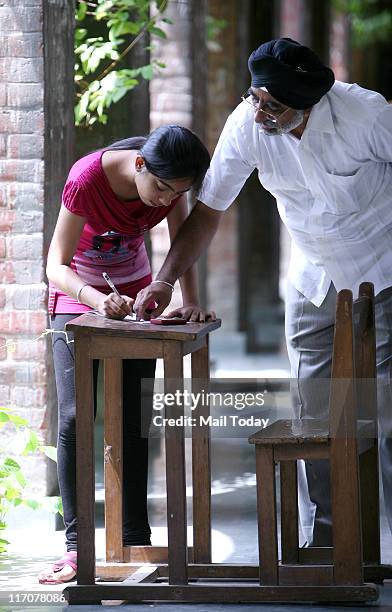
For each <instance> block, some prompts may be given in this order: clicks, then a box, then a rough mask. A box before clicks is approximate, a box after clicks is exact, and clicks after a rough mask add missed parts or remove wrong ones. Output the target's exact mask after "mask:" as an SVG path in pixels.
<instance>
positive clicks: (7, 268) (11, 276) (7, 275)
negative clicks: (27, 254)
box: [0, 261, 15, 284]
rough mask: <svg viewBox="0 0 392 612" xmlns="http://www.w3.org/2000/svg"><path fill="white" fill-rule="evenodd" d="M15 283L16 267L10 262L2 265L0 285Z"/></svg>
mask: <svg viewBox="0 0 392 612" xmlns="http://www.w3.org/2000/svg"><path fill="white" fill-rule="evenodd" d="M14 282H15V272H14V266H13V265H12V263H11V262H10V261H5V262H2V263H0V283H5V284H10V283H14Z"/></svg>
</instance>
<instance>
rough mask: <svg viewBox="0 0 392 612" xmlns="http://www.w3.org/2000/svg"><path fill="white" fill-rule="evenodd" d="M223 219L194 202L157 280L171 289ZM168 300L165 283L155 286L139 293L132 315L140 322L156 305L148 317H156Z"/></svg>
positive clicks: (203, 249) (203, 205) (168, 293)
mask: <svg viewBox="0 0 392 612" xmlns="http://www.w3.org/2000/svg"><path fill="white" fill-rule="evenodd" d="M222 215H223V212H221V211H218V210H214V209H212V208H209V207H208V206H206V205H205V204H203V203H202V202H197V203H196V205H195V207H194V208H193V210H192V212H191V214H190V215H189V217H188V218H187V219H186V221H185V222H184V223H183V225H182V226H181V228H180V230H179V232H178V234H177V235H176V237H175V240H174V242H173V244H172V246H171V249H170V251H169V253H168V255H167V257H166V259H165V262H164V264H163V266H162V268H161V269H160V271H159V273H158V274H157V276H156V280H162V281H165V282H168V283H171V284H172V285H173V284H174V283H175V282H176V280H177V279H178V278H180V276H182V275H183V274H184V272H186V270H188V268H190V267H191V266H192V264H194V263H195V261H196V260H197V259H198V258H199V257H200V255H201V254H202V253H203V251H205V249H206V248H207V247H208V245H209V244H210V242H211V240H212V237H213V236H214V234H215V232H216V230H217V229H218V226H219V222H220V219H221V217H222ZM170 299H171V289H170V287H168V285H165V284H164V283H155V282H154V283H153V284H152V285H149V286H148V287H146V288H145V289H143V290H142V291H140V292H139V293H138V296H137V298H136V302H135V304H134V311H135V312H136V314H137V317H138V319H142V318H144V313H145V311H146V308H147V307H148V305H149V304H150V303H151V302H156V303H157V304H158V306H157V308H156V309H155V310H154V311H153V312H152V313H151V316H152V317H157V316H159V315H160V314H161V313H162V312H163V311H164V310H165V308H166V306H167V305H168V304H169V303H170Z"/></svg>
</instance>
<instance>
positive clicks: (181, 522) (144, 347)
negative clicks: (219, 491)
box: [66, 313, 221, 585]
mask: <svg viewBox="0 0 392 612" xmlns="http://www.w3.org/2000/svg"><path fill="white" fill-rule="evenodd" d="M220 325H221V323H220V321H219V320H218V321H214V322H210V323H205V324H203V323H187V324H184V325H182V326H157V325H152V324H148V323H135V322H128V321H116V320H114V319H108V318H105V317H101V316H99V315H96V314H92V313H86V314H83V315H81V316H80V317H77V318H76V319H74V320H72V321H71V322H70V323H68V324H67V326H66V329H67V331H72V332H73V333H74V342H75V377H76V380H75V383H76V456H77V473H76V487H77V525H78V573H77V583H78V584H83V585H91V584H94V583H95V569H96V568H95V544H94V531H95V519H94V497H95V496H94V489H95V477H94V413H93V376H92V365H93V359H103V360H104V405H105V408H104V473H105V525H106V556H107V562H108V563H106V564H104V565H103V566H101V568H100V575H101V576H102V577H103V578H105V577H108V576H113V575H116V567H118V562H121V563H122V562H128V563H129V562H130V563H132V562H139V563H140V562H155V563H162V562H167V558H168V560H169V568H170V581H172V582H174V583H180V584H182V583H185V582H186V581H187V544H186V527H187V523H186V490H185V452H184V427H180V426H176V427H175V428H174V427H170V428H166V430H165V435H166V478H167V480H166V483H167V514H168V550H167V549H166V547H151V546H132V547H131V546H126V547H124V546H123V544H122V359H132V358H133V359H155V358H160V357H161V358H163V361H164V377H165V393H169V392H171V393H173V392H175V391H176V390H178V389H180V390H181V389H183V356H184V355H187V354H189V353H191V360H192V379H195V381H196V383H197V384H199V385H200V383H201V382H205V383H206V385H208V381H209V351H208V334H209V332H211V331H213V330H214V329H217V328H218V327H220ZM193 390H194V391H195V389H193ZM205 390H206V391H207V389H205ZM196 391H197V389H196ZM198 410H199V414H204V416H207V415H208V413H209V408H208V406H203V407H201V408H199V409H198ZM181 414H183V406H178V405H176V406H174V407H166V414H165V416H166V417H168V418H177V417H179V416H180V415H181ZM192 466H193V490H194V495H193V526H194V542H193V560H195V561H196V562H198V563H209V562H210V561H211V492H210V490H211V476H210V455H209V428H208V427H204V428H203V427H200V428H196V429H195V432H194V437H193V440H192ZM114 561H115V562H117V563H116V564H113V562H114ZM122 571H123V570H122Z"/></svg>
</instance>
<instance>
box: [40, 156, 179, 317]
mask: <svg viewBox="0 0 392 612" xmlns="http://www.w3.org/2000/svg"><path fill="white" fill-rule="evenodd" d="M105 150H106V149H104V150H100V151H95V152H94V153H90V154H89V155H86V156H85V157H82V158H81V159H79V160H78V161H77V162H76V163H75V164H74V165H73V166H72V168H71V170H70V173H69V175H68V178H67V182H66V183H65V186H64V191H63V196H62V205H63V206H65V207H66V208H67V209H68V210H69V211H71V212H72V213H74V214H75V215H80V216H82V217H85V218H86V223H85V225H84V227H83V231H82V234H81V237H80V241H79V244H78V246H77V249H76V251H75V254H74V256H73V258H72V261H71V264H70V266H71V268H72V269H73V270H74V271H75V272H76V273H77V274H78V276H80V278H81V279H82V280H83V281H84V282H86V283H88V284H89V285H91V286H92V287H94V288H95V289H98V290H99V291H102V293H106V294H109V293H111V289H110V287H109V286H108V285H107V283H106V282H105V281H104V279H103V277H102V272H107V273H108V274H109V276H110V277H111V279H112V281H113V282H114V284H115V285H116V287H117V289H118V290H119V292H120V293H121V294H124V295H128V296H130V297H135V296H136V294H137V293H138V291H140V289H142V288H143V287H146V286H147V285H148V284H149V283H150V281H151V268H150V262H149V261H148V257H147V252H146V247H145V244H144V233H145V232H146V231H147V230H149V229H150V228H151V227H154V226H155V225H157V224H158V223H159V222H160V221H162V219H164V218H165V217H166V216H167V215H168V214H169V212H170V211H171V209H172V208H173V206H174V205H175V203H176V202H177V200H178V198H176V199H175V200H173V202H172V203H171V204H170V205H169V206H160V207H158V208H154V207H152V206H147V205H146V204H144V203H143V202H142V201H141V200H140V199H137V200H130V201H128V202H123V201H122V200H119V199H118V198H117V196H116V195H115V193H114V192H113V190H112V188H111V187H110V184H109V181H108V179H107V178H106V175H105V173H104V170H103V168H102V162H101V158H102V154H103V153H104V151H105ZM48 310H49V314H55V313H56V314H60V313H62V314H64V313H82V312H87V311H89V310H92V309H91V308H90V306H86V305H85V304H79V303H78V302H77V301H76V300H75V299H73V298H71V297H70V296H69V295H67V294H65V293H64V292H63V291H61V290H60V289H57V288H56V287H55V286H54V285H53V283H51V282H50V283H49V305H48Z"/></svg>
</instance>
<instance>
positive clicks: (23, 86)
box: [7, 83, 44, 110]
mask: <svg viewBox="0 0 392 612" xmlns="http://www.w3.org/2000/svg"><path fill="white" fill-rule="evenodd" d="M43 102H44V87H43V83H8V86H7V106H8V107H10V108H26V109H30V110H33V109H34V108H37V109H38V108H41V107H42V105H43Z"/></svg>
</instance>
